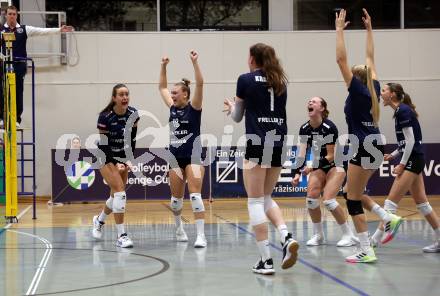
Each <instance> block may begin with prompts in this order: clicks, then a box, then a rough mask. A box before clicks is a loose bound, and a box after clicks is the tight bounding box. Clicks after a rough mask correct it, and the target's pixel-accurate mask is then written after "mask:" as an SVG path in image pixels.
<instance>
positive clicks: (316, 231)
mask: <svg viewBox="0 0 440 296" xmlns="http://www.w3.org/2000/svg"><path fill="white" fill-rule="evenodd" d="M313 233H314V234H319V235H320V236H323V235H324V232H323V231H322V222H318V223H313Z"/></svg>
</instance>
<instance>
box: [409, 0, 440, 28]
mask: <svg viewBox="0 0 440 296" xmlns="http://www.w3.org/2000/svg"><path fill="white" fill-rule="evenodd" d="M405 28H440V1H438V0H405Z"/></svg>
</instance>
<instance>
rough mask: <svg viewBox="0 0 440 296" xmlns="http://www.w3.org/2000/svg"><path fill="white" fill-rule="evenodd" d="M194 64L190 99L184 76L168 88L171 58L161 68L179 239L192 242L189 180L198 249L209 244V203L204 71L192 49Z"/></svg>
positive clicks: (173, 204) (161, 90) (172, 196)
mask: <svg viewBox="0 0 440 296" xmlns="http://www.w3.org/2000/svg"><path fill="white" fill-rule="evenodd" d="M190 58H191V62H192V64H193V67H194V75H195V79H196V88H195V91H194V96H193V97H192V99H191V100H190V95H191V89H190V87H189V84H190V82H189V81H188V80H187V79H182V81H181V82H178V83H176V84H175V85H174V87H173V89H172V90H171V92H170V91H169V90H168V88H167V65H168V63H169V61H170V60H169V59H168V58H167V57H164V58H162V64H161V68H160V82H159V91H160V95H161V97H162V99H163V101H164V103H165V105H166V106H167V107H168V108H170V117H169V124H170V146H169V147H170V152H171V154H172V156H173V157H171V159H170V160H169V164H170V169H169V180H170V189H171V203H170V207H171V209H172V211H173V213H174V217H175V222H176V238H177V241H181V242H185V241H188V236H187V235H186V233H185V231H184V229H183V223H182V219H181V213H182V207H183V197H184V193H185V183H186V181H187V182H188V191H189V195H190V200H191V206H192V210H193V213H194V219H195V222H196V230H197V238H196V241H195V243H194V247H195V248H204V247H206V245H207V242H206V238H205V206H204V204H203V200H202V194H201V192H202V183H203V176H204V173H205V171H204V167H203V165H202V164H201V158H202V155H201V152H202V145H201V142H200V122H201V117H202V101H203V76H202V72H201V71H200V67H199V63H198V58H199V54H198V53H197V52H196V51H194V50H192V51H191V52H190Z"/></svg>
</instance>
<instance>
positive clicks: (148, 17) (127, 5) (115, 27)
mask: <svg viewBox="0 0 440 296" xmlns="http://www.w3.org/2000/svg"><path fill="white" fill-rule="evenodd" d="M46 10H47V11H65V12H66V14H67V22H68V24H69V25H72V26H73V27H75V30H77V31H157V1H156V0H122V1H112V0H46ZM47 25H48V27H53V26H57V25H58V23H57V20H56V19H55V18H51V17H49V16H48V17H47Z"/></svg>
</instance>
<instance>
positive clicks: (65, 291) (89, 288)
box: [0, 247, 170, 296]
mask: <svg viewBox="0 0 440 296" xmlns="http://www.w3.org/2000/svg"><path fill="white" fill-rule="evenodd" d="M1 249H4V250H7V249H17V250H42V248H21V247H16V248H14V247H0V250H1ZM52 250H70V251H94V250H93V249H87V248H58V247H53V248H52ZM97 251H99V252H109V253H123V252H119V251H115V250H105V249H102V250H97ZM130 255H135V256H141V257H146V258H149V259H153V260H155V261H159V262H160V263H162V268H161V269H160V270H159V271H157V272H155V273H152V274H149V275H146V276H143V277H140V278H135V279H132V280H128V281H123V282H119V283H111V284H106V285H101V286H95V287H86V288H80V289H71V290H64V291H54V292H47V293H39V294H31V295H36V296H38V295H55V294H60V293H73V292H79V291H87V290H94V289H101V288H107V287H113V286H120V285H125V284H130V283H134V282H138V281H142V280H145V279H148V278H152V277H155V276H158V275H160V274H162V273H164V272H166V271H167V270H168V269H169V268H170V264H169V263H168V261H166V260H164V259H162V258H159V257H154V256H150V255H145V254H139V253H130Z"/></svg>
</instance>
